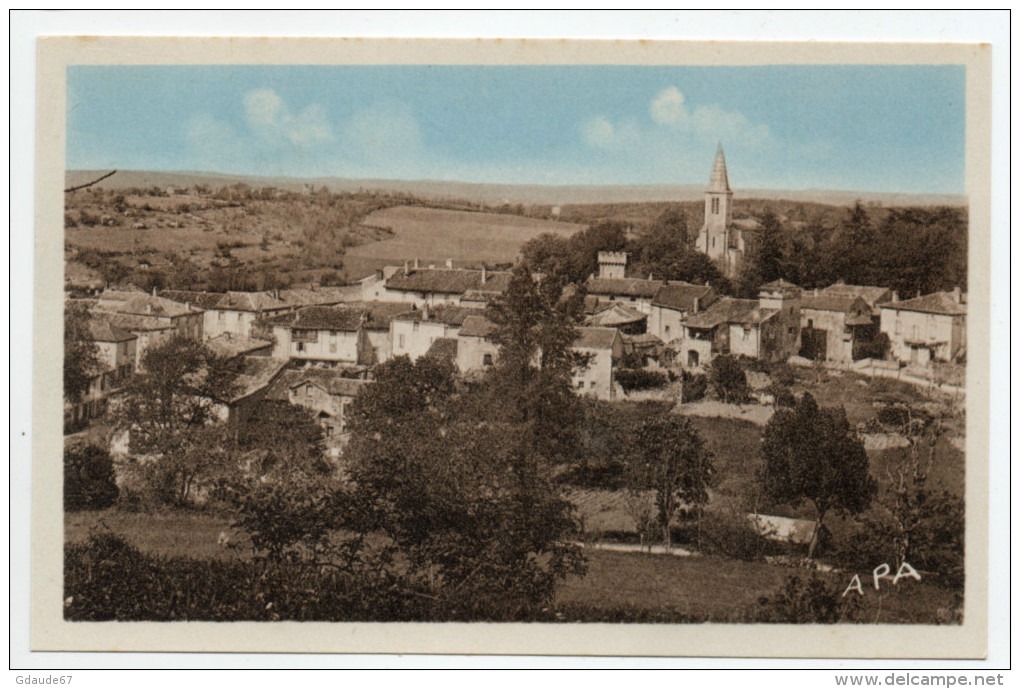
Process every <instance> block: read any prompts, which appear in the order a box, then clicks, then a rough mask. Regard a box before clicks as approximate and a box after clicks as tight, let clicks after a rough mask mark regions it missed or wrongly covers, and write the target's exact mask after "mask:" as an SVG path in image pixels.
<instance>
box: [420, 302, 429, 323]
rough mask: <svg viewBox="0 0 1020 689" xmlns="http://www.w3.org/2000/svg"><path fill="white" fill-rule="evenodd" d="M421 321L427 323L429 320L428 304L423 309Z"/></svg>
mask: <svg viewBox="0 0 1020 689" xmlns="http://www.w3.org/2000/svg"><path fill="white" fill-rule="evenodd" d="M421 319H422V320H423V321H427V320H428V319H429V305H428V303H426V304H425V305H424V306H423V307H421Z"/></svg>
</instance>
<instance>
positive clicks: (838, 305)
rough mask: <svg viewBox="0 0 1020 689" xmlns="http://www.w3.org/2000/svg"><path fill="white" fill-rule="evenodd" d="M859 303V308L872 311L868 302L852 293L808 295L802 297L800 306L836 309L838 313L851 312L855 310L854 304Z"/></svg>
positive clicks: (820, 309)
mask: <svg viewBox="0 0 1020 689" xmlns="http://www.w3.org/2000/svg"><path fill="white" fill-rule="evenodd" d="M855 304H857V305H858V307H859V308H861V309H863V310H865V311H868V312H870V311H871V307H870V306H868V303H867V302H866V301H864V300H863V299H861V298H860V297H855V296H852V295H829V294H819V295H818V296H817V297H816V296H814V295H808V296H805V297H801V300H800V308H801V310H802V311H803V310H804V309H813V310H815V311H836V312H838V313H850V312H851V311H853V310H854V305H855Z"/></svg>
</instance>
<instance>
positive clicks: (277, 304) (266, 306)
mask: <svg viewBox="0 0 1020 689" xmlns="http://www.w3.org/2000/svg"><path fill="white" fill-rule="evenodd" d="M288 306H289V304H287V303H286V302H284V301H280V300H279V299H277V298H275V297H273V296H271V295H269V294H266V293H265V292H227V293H226V294H224V295H223V296H222V298H221V299H220V300H219V301H218V302H217V303H216V307H215V308H216V309H218V310H220V311H251V312H253V313H258V312H260V311H278V310H282V309H286V308H288Z"/></svg>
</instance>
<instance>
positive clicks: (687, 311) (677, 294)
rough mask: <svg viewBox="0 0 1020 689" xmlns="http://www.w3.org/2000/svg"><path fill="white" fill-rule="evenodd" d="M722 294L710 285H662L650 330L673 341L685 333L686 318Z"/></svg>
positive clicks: (654, 302) (654, 304)
mask: <svg viewBox="0 0 1020 689" xmlns="http://www.w3.org/2000/svg"><path fill="white" fill-rule="evenodd" d="M718 298H719V295H718V294H717V293H716V291H715V290H714V289H713V288H712V287H710V286H709V285H691V284H688V283H685V282H670V283H667V284H664V285H661V286H660V287H659V289H658V291H657V292H656V293H655V296H654V297H653V298H652V304H651V310H650V312H649V314H648V332H649V333H651V334H653V335H655V336H656V337H658V338H659V339H660V340H662V341H663V342H665V343H666V344H669V343H670V342H672V341H674V340H679V339H682V338H683V336H684V330H683V321H684V319H685V318H687V316H689V315H692V314H695V313H698V312H699V311H703V310H704V309H707V308H708V307H709V306H711V305H712V304H713V303H715V301H716V300H717V299H718Z"/></svg>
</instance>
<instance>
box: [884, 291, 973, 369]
mask: <svg viewBox="0 0 1020 689" xmlns="http://www.w3.org/2000/svg"><path fill="white" fill-rule="evenodd" d="M880 308H881V309H882V320H881V329H882V332H884V333H885V334H886V335H888V336H889V342H890V350H891V354H892V356H893V357H895V358H896V359H899V360H900V361H905V362H907V363H910V364H920V365H924V364H927V363H929V362H931V361H958V360H961V359H963V358H964V357H965V356H966V350H967V301H966V296H965V295H964V294H963V293H962V292H961V291H960V288H959V287H957V288H956V289H955V290H953V291H952V292H935V293H934V294H926V295H924V296H921V297H917V298H916V299H907V300H906V301H893V302H887V303H885V304H882V305H881V307H880Z"/></svg>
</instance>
